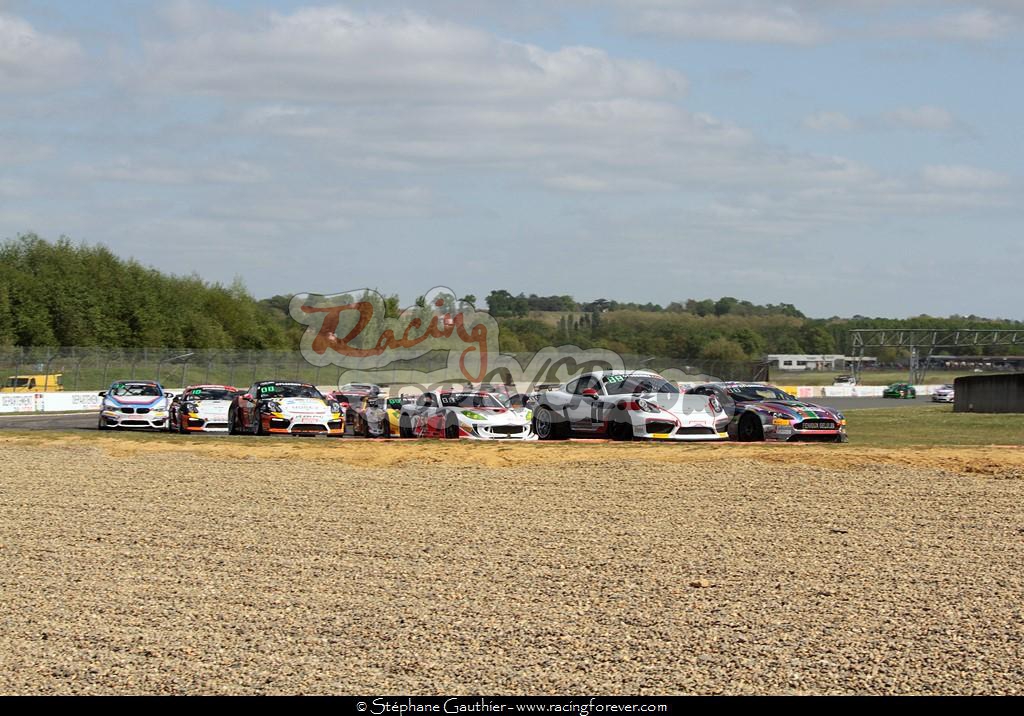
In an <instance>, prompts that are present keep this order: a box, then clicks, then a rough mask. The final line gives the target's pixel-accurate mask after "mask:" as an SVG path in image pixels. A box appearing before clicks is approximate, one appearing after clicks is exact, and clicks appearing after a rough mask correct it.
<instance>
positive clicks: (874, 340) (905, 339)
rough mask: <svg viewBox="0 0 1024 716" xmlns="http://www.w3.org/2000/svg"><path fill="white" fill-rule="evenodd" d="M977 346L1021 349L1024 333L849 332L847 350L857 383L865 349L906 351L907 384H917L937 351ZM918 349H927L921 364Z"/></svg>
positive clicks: (969, 330)
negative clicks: (907, 364) (907, 359)
mask: <svg viewBox="0 0 1024 716" xmlns="http://www.w3.org/2000/svg"><path fill="white" fill-rule="evenodd" d="M980 346H1024V330H1019V331H1014V330H993V329H978V328H954V329H940V330H936V329H933V328H901V329H892V328H853V329H851V330H850V347H851V348H852V350H853V353H854V356H855V360H854V364H853V375H854V377H855V379H856V380H857V382H858V383H859V382H860V376H861V370H862V369H863V365H864V349H865V348H909V349H910V376H909V378H910V382H911V383H914V384H917V383H920V382H921V381H923V380H924V376H925V373H926V372H927V370H928V363H929V360H930V358H931V357H932V353H933V352H934V351H935V349H936V348H966V347H971V348H974V347H980ZM921 349H926V350H927V353H926V355H925V358H924V361H923V362H922V361H921V359H920V351H921Z"/></svg>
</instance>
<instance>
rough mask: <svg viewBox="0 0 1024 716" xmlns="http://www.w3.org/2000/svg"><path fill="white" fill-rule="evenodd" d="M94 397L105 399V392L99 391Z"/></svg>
mask: <svg viewBox="0 0 1024 716" xmlns="http://www.w3.org/2000/svg"><path fill="white" fill-rule="evenodd" d="M96 395H98V396H100V397H101V398H106V397H107V391H105V390H101V391H100V392H99V393H97V394H96Z"/></svg>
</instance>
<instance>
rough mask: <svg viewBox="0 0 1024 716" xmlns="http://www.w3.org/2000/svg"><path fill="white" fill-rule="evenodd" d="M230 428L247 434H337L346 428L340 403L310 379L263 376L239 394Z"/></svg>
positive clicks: (231, 414) (230, 417)
mask: <svg viewBox="0 0 1024 716" xmlns="http://www.w3.org/2000/svg"><path fill="white" fill-rule="evenodd" d="M228 430H229V432H230V433H232V434H248V435H269V434H283V435H317V434H319V435H337V436H341V435H343V434H344V432H345V418H344V416H343V415H342V412H341V406H340V405H339V404H338V403H337V402H336V401H334V400H329V399H328V398H325V397H324V395H323V394H322V393H321V392H320V391H319V390H317V389H316V387H314V386H313V385H310V384H309V383H296V382H290V381H281V380H264V381H259V382H257V383H253V385H252V387H251V388H249V390H248V391H247V392H246V393H244V394H243V395H239V396H237V397H236V398H235V399H234V401H233V402H232V403H231V408H230V409H229V412H228Z"/></svg>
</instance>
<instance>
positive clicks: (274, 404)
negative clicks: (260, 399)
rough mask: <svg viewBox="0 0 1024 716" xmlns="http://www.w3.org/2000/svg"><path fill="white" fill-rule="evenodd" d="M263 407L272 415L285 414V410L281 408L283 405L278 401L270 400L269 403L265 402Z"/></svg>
mask: <svg viewBox="0 0 1024 716" xmlns="http://www.w3.org/2000/svg"><path fill="white" fill-rule="evenodd" d="M263 407H264V409H266V410H267V411H268V412H271V413H280V412H283V410H282V408H281V403H280V402H278V401H276V400H268V401H267V402H265V403H264V404H263Z"/></svg>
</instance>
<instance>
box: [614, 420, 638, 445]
mask: <svg viewBox="0 0 1024 716" xmlns="http://www.w3.org/2000/svg"><path fill="white" fill-rule="evenodd" d="M608 437H610V438H611V439H612V440H616V441H619V442H626V441H629V440H632V439H633V437H634V435H633V424H632V423H626V422H622V421H621V420H613V421H612V422H611V423H609V424H608Z"/></svg>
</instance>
